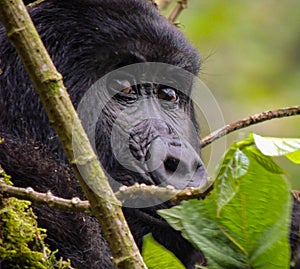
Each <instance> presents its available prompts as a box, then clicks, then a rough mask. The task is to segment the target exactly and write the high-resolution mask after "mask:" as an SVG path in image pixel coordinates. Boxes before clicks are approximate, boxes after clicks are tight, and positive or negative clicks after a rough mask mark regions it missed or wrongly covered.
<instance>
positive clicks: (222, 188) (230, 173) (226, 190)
mask: <svg viewBox="0 0 300 269" xmlns="http://www.w3.org/2000/svg"><path fill="white" fill-rule="evenodd" d="M248 167H249V160H248V158H247V156H246V155H245V154H244V153H243V152H242V151H241V150H240V149H239V148H237V147H236V145H233V146H232V147H231V148H230V150H229V151H228V152H227V153H226V155H225V157H224V160H223V163H222V164H221V165H220V168H219V172H218V174H217V177H216V180H215V185H214V188H215V189H216V191H217V192H218V193H219V195H218V197H217V205H218V215H219V214H220V213H221V210H222V208H223V207H224V206H225V205H226V204H227V203H229V202H230V201H231V199H232V198H233V197H234V196H235V195H236V193H237V192H238V190H239V181H240V180H239V179H240V177H242V176H243V175H245V174H246V173H247V170H248Z"/></svg>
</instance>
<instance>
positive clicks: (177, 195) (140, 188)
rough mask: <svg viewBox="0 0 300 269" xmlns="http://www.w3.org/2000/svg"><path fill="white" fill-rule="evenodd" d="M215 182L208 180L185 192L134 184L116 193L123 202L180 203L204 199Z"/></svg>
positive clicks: (184, 190)
mask: <svg viewBox="0 0 300 269" xmlns="http://www.w3.org/2000/svg"><path fill="white" fill-rule="evenodd" d="M212 187H213V180H212V179H210V178H209V179H208V181H207V182H206V184H205V185H203V186H201V187H198V188H195V187H188V188H186V189H183V190H177V189H175V188H174V187H172V186H167V187H158V186H154V185H152V186H148V185H145V184H134V185H133V186H129V187H126V186H123V187H121V188H120V190H119V191H118V192H116V193H115V195H116V197H117V198H118V199H119V200H120V201H121V202H122V203H125V202H128V201H130V200H139V199H143V200H146V199H147V198H148V199H151V198H154V197H155V198H158V199H160V200H171V201H172V202H174V203H179V202H181V201H184V200H190V199H203V198H205V197H206V196H207V195H208V193H209V192H210V191H211V190H212Z"/></svg>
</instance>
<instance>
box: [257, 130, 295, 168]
mask: <svg viewBox="0 0 300 269" xmlns="http://www.w3.org/2000/svg"><path fill="white" fill-rule="evenodd" d="M253 138H254V141H255V145H256V146H257V148H258V149H259V150H260V151H261V152H262V153H263V154H264V155H266V156H286V157H287V158H288V159H290V160H291V161H293V162H295V163H300V138H275V137H262V136H260V135H257V134H253Z"/></svg>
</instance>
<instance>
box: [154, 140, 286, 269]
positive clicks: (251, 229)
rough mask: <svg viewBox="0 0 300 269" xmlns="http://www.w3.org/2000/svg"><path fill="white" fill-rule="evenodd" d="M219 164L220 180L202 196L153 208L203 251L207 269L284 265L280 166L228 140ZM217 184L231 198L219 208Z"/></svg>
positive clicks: (279, 267)
mask: <svg viewBox="0 0 300 269" xmlns="http://www.w3.org/2000/svg"><path fill="white" fill-rule="evenodd" d="M220 167H221V168H220V172H219V174H218V177H220V176H221V175H222V176H223V178H222V184H220V183H219V186H218V188H215V189H214V190H213V192H212V194H211V195H210V196H209V197H207V198H206V199H205V200H204V201H195V200H193V201H186V202H183V203H182V204H181V205H180V206H178V207H176V208H171V209H168V210H161V211H159V214H160V215H161V216H162V217H164V218H165V219H166V220H167V221H168V223H170V225H171V226H172V227H173V228H174V229H176V230H179V231H181V233H182V235H183V236H184V237H185V238H186V239H187V240H189V241H190V242H191V243H192V244H193V245H194V246H195V247H196V248H197V249H199V250H201V251H202V252H203V253H204V255H205V257H206V258H207V260H208V268H210V269H214V268H219V269H222V268H223V269H227V268H228V269H229V268H231V269H234V268H253V269H256V268H257V269H258V268H267V269H288V268H289V259H290V253H289V243H288V234H289V224H290V209H291V195H290V192H289V188H288V185H287V182H286V181H285V179H284V178H283V177H282V175H281V174H280V173H279V171H280V169H278V168H277V167H275V166H274V164H273V163H272V160H271V159H270V158H268V157H265V158H262V159H261V156H259V154H258V153H257V152H256V151H255V150H253V146H250V145H249V146H245V147H244V148H243V149H242V150H240V149H238V148H237V145H233V147H232V148H231V149H230V150H229V151H228V153H227V154H226V155H225V158H224V162H223V164H222V165H221V166H220ZM237 167H238V168H237ZM235 169H238V170H235ZM233 170H235V171H234V172H233ZM225 175H226V176H225ZM218 180H219V179H218V178H217V181H218ZM216 183H217V182H216ZM231 186H233V187H232V189H231V192H230V187H231ZM223 187H224V188H225V192H227V193H229V194H230V195H231V199H230V200H227V201H226V203H223V205H222V211H221V213H220V212H219V202H220V197H221V201H223V199H224V190H223ZM174 223H175V225H172V224H174Z"/></svg>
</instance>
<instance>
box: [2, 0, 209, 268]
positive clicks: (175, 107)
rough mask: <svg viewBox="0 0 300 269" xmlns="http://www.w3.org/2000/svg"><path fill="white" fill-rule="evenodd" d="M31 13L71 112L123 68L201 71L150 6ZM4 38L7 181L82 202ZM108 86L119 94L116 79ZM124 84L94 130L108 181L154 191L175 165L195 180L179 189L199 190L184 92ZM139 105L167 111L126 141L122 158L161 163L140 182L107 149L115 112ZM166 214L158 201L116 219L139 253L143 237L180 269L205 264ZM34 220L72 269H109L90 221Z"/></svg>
mask: <svg viewBox="0 0 300 269" xmlns="http://www.w3.org/2000/svg"><path fill="white" fill-rule="evenodd" d="M27 2H28V1H27ZM30 14H31V17H32V19H33V21H34V23H35V25H36V27H37V30H38V32H39V33H40V35H41V37H42V40H43V42H44V44H45V46H46V48H47V49H48V51H49V53H50V55H51V57H52V59H53V61H54V63H55V65H56V67H57V68H58V70H59V71H60V72H61V73H62V75H63V77H64V83H65V85H66V87H67V89H68V91H69V94H70V97H71V99H72V102H73V104H74V106H75V107H77V106H78V104H79V102H80V100H81V98H82V96H83V95H84V94H85V92H86V91H87V90H88V89H89V87H90V86H91V85H92V84H93V83H94V82H95V81H97V80H98V79H99V78H101V77H102V76H103V75H105V74H107V73H108V72H110V71H112V70H115V69H117V68H119V67H122V66H126V65H129V64H134V63H143V62H163V63H166V64H170V65H173V66H177V67H181V68H183V69H184V70H186V71H188V72H190V73H191V74H195V75H196V74H197V73H198V71H199V62H200V61H199V56H198V54H197V52H196V51H195V50H194V49H193V48H192V47H191V45H190V44H189V43H188V42H187V40H186V39H185V38H184V36H183V35H182V33H181V32H180V31H178V30H177V29H176V28H175V27H174V26H173V25H172V24H171V23H169V22H168V21H167V20H166V19H165V18H164V17H162V16H160V15H159V13H158V11H157V9H156V7H155V6H154V5H153V4H152V3H151V2H150V1H149V0H46V1H44V2H42V3H41V4H39V5H36V6H34V7H32V8H30ZM5 35H6V33H5V30H4V28H3V27H2V28H1V27H0V57H1V59H0V60H1V61H0V68H1V75H0V130H1V133H0V136H1V137H4V138H5V142H4V143H2V144H1V145H0V164H1V165H2V166H3V167H4V169H5V170H6V171H7V173H8V174H10V175H11V176H12V179H13V182H14V184H15V185H18V186H31V187H33V188H34V189H35V190H37V191H43V192H46V191H48V190H51V192H52V193H54V194H55V195H58V196H61V197H65V198H71V197H74V196H79V197H81V198H83V194H82V193H81V190H80V188H79V187H78V185H77V183H76V180H75V179H74V176H73V174H72V171H70V168H69V166H68V165H67V163H66V161H65V156H64V153H63V151H62V148H61V146H60V143H59V141H58V139H57V137H56V135H55V133H54V131H53V129H52V128H51V127H50V125H49V123H48V120H47V117H46V115H45V113H44V111H43V108H42V106H41V104H40V102H39V100H38V98H37V96H36V93H35V91H34V89H33V87H32V86H31V83H30V81H29V79H28V77H27V75H26V73H25V71H24V69H23V67H22V64H21V62H20V60H19V58H18V57H17V55H16V52H15V51H14V48H13V47H12V46H11V45H10V44H9V42H8V41H7V40H6V37H5ZM113 82H115V83H119V84H121V86H122V83H124V78H119V79H118V78H117V79H114V81H113ZM126 83H127V82H126V79H125V84H124V85H123V88H125V90H124V91H123V92H120V93H118V94H117V95H116V97H114V98H113V99H112V100H110V101H109V102H108V103H107V105H106V107H105V108H104V113H103V114H102V116H101V117H100V119H99V121H98V122H97V127H96V139H95V143H96V145H95V146H96V149H97V153H98V156H99V159H100V160H101V162H102V165H103V166H104V168H105V170H106V172H107V174H108V175H109V176H110V177H112V178H114V179H116V180H117V181H119V182H121V183H122V184H125V185H131V184H133V183H135V182H139V183H146V184H160V183H164V181H165V180H167V179H168V175H169V174H172V173H173V172H174V171H175V170H176V168H177V165H178V163H179V161H182V162H183V163H184V164H183V171H182V172H184V173H183V174H186V173H190V172H195V173H194V176H193V177H192V178H191V180H190V182H188V183H187V185H190V186H195V185H201V184H202V183H203V182H204V181H205V175H206V171H205V168H204V167H203V164H202V161H201V159H200V158H199V156H198V152H199V150H200V147H199V143H198V139H197V135H196V134H195V133H194V132H193V130H197V124H196V122H195V119H194V111H193V106H192V103H191V100H190V99H189V88H190V86H188V87H187V89H178V90H184V93H180V92H179V91H177V90H176V89H174V88H172V87H168V86H164V85H158V84H157V83H151V82H149V81H147V83H145V84H141V83H140V84H138V85H134V86H132V87H128V86H127V84H126ZM169 83H171V82H169ZM188 84H190V81H187V85H188ZM101 94H102V93H101ZM101 94H100V95H101ZM139 98H140V99H142V98H146V99H147V98H148V99H149V98H152V99H153V102H154V103H155V104H156V106H157V107H158V106H159V105H160V104H161V105H162V106H163V104H162V103H164V104H167V105H170V104H171V107H172V109H170V111H169V112H168V113H166V114H167V115H168V117H169V118H170V121H169V123H168V122H166V121H163V120H159V119H144V120H141V121H140V122H138V119H137V118H135V120H136V124H135V125H134V128H133V129H132V130H131V131H130V133H127V134H129V136H130V141H129V144H130V145H129V146H130V150H131V152H132V154H133V156H134V157H135V158H136V159H137V160H141V159H143V160H147V159H149V158H150V157H151V156H149V155H150V154H151V152H152V153H153V152H154V153H156V154H158V156H157V159H161V161H162V163H163V166H162V167H160V169H158V171H157V172H155V171H154V172H153V173H152V172H147V171H146V170H144V171H145V173H143V174H140V173H137V172H133V171H131V170H130V169H127V168H125V167H123V166H122V165H121V164H120V163H119V162H118V161H117V160H116V158H115V156H114V154H113V152H112V148H111V143H110V135H111V132H112V128H113V124H114V121H115V119H116V117H117V114H118V113H120V111H123V110H124V109H125V108H126V107H128V106H130V105H131V104H132V103H134V102H135V101H137V99H139ZM148 99H147V100H148ZM159 113H160V112H159ZM131 117H132V118H134V115H133V114H132V115H129V119H128V120H129V121H130V118H131ZM170 122H171V124H170ZM128 132H129V131H128ZM153 141H155V142H157V141H160V143H153ZM122 143H126V140H124V139H122V137H121V135H120V140H119V144H120V145H119V146H120V147H121V146H122ZM156 144H157V145H156ZM161 145H164V146H165V147H166V156H160V155H159V154H161V153H160V151H161V149H160V148H159V147H160V146H161ZM114 146H116V145H114ZM117 146H118V145H117ZM150 146H151V147H152V149H151V150H152V151H151V152H150V149H149V148H150ZM143 168H144V167H141V169H142V170H143ZM194 170H195V171H194ZM179 181H180V175H179V176H177V178H176V176H175V180H174V184H173V185H175V186H178V184H179V185H180V183H178V182H179ZM167 183H168V184H172V183H173V182H172V181H171V182H167ZM170 206H172V205H171V204H170V203H169V202H165V203H162V204H161V205H158V206H156V207H154V208H153V207H151V208H144V209H130V208H124V213H125V216H126V218H127V221H128V223H129V225H130V228H131V230H132V232H133V235H134V238H135V240H136V242H137V244H138V246H139V248H141V246H142V237H143V236H144V235H145V234H148V233H152V235H153V236H154V238H155V239H156V240H157V241H159V242H160V243H161V244H163V245H164V246H166V247H167V248H168V249H170V250H171V251H172V252H173V253H174V254H175V255H176V256H177V257H178V258H179V259H180V260H181V261H182V262H183V264H184V265H185V266H186V267H187V268H190V269H191V268H194V264H195V263H196V262H200V261H202V260H203V257H202V255H201V253H199V252H198V251H196V250H194V249H193V247H192V246H191V245H190V244H189V243H188V242H187V241H186V240H184V239H183V238H182V237H181V236H180V234H179V233H178V232H175V231H174V230H173V229H171V228H170V227H169V226H168V225H167V224H166V222H165V221H163V220H162V219H161V218H160V217H159V216H158V215H157V214H156V213H155V211H156V209H158V208H166V207H170ZM35 212H36V213H37V215H38V221H39V224H40V226H41V227H45V228H47V230H48V243H49V244H50V246H51V248H53V249H59V254H60V255H62V256H63V257H65V258H70V259H71V261H72V265H73V266H74V267H76V268H80V269H84V268H86V269H92V268H97V269H98V268H103V269H104V268H113V265H112V262H111V257H110V256H111V255H110V252H109V249H108V247H107V243H106V242H105V240H104V239H103V237H102V235H101V230H100V228H99V226H98V224H97V221H96V220H95V219H94V218H93V217H90V216H86V215H84V214H81V213H65V212H61V211H59V210H53V209H50V208H48V207H44V206H43V207H37V208H35Z"/></svg>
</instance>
